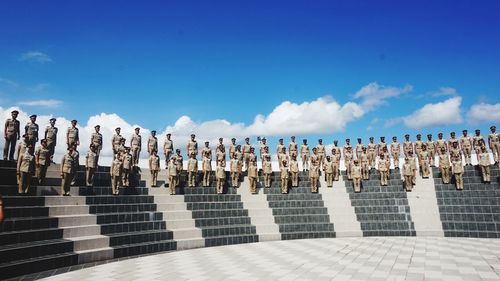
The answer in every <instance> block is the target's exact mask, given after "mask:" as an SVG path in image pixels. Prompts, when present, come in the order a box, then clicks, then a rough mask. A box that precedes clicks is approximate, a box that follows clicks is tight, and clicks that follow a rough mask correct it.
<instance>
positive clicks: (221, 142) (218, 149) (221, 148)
mask: <svg viewBox="0 0 500 281" xmlns="http://www.w3.org/2000/svg"><path fill="white" fill-rule="evenodd" d="M222 151H224V154H226V146H225V145H224V139H223V138H219V144H218V145H217V146H216V147H215V155H217V153H219V152H222ZM225 160H226V157H225V156H224V161H225ZM224 164H226V163H224Z"/></svg>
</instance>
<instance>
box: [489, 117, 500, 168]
mask: <svg viewBox="0 0 500 281" xmlns="http://www.w3.org/2000/svg"><path fill="white" fill-rule="evenodd" d="M490 131H491V133H490V134H489V136H488V145H489V146H490V149H491V152H492V153H493V160H494V161H495V164H498V161H499V160H500V158H499V154H500V135H499V134H498V133H497V132H496V131H497V127H495V126H491V127H490Z"/></svg>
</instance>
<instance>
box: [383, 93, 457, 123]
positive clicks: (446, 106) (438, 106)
mask: <svg viewBox="0 0 500 281" xmlns="http://www.w3.org/2000/svg"><path fill="white" fill-rule="evenodd" d="M461 103H462V98H461V97H452V98H449V99H447V100H445V101H442V102H438V103H429V104H426V105H424V106H423V107H422V108H420V109H418V110H416V111H415V112H413V113H412V114H411V115H408V116H405V117H402V122H403V123H404V125H405V126H406V127H408V128H412V129H421V128H428V127H434V126H443V125H451V124H460V123H462V116H461V115H460V105H461ZM394 120H398V119H397V118H395V119H394ZM386 124H387V123H386Z"/></svg>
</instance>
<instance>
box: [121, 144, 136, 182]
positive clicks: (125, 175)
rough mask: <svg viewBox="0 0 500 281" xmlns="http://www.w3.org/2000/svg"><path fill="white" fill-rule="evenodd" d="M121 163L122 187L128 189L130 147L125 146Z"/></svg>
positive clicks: (130, 164)
mask: <svg viewBox="0 0 500 281" xmlns="http://www.w3.org/2000/svg"><path fill="white" fill-rule="evenodd" d="M122 162H123V186H124V187H130V173H131V172H132V166H133V157H132V154H130V147H128V146H125V151H124V152H123V153H122Z"/></svg>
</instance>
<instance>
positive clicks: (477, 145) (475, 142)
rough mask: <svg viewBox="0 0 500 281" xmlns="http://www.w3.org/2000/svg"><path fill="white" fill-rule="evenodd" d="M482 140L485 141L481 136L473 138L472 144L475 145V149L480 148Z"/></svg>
mask: <svg viewBox="0 0 500 281" xmlns="http://www.w3.org/2000/svg"><path fill="white" fill-rule="evenodd" d="M480 140H484V138H483V136H481V135H479V136H474V137H473V138H472V144H474V147H475V148H478V147H479V141H480Z"/></svg>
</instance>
